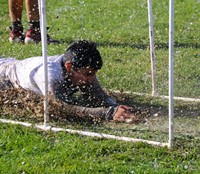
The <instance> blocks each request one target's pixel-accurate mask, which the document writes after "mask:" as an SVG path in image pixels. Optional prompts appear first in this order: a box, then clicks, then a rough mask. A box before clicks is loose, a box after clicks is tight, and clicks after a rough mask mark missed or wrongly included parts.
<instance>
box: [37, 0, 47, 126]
mask: <svg viewBox="0 0 200 174" xmlns="http://www.w3.org/2000/svg"><path fill="white" fill-rule="evenodd" d="M39 2H40V3H39V4H40V30H41V42H42V55H43V64H44V83H45V98H44V126H49V112H48V71H47V31H46V30H47V27H46V1H45V0H39Z"/></svg>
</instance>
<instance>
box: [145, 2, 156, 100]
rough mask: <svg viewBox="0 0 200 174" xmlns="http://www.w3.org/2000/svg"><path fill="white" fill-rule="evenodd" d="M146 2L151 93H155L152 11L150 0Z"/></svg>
mask: <svg viewBox="0 0 200 174" xmlns="http://www.w3.org/2000/svg"><path fill="white" fill-rule="evenodd" d="M147 3H148V21H149V39H150V57H151V78H152V95H153V96H154V95H156V93H157V89H156V88H157V87H156V58H155V51H154V29H153V15H152V14H153V13H152V1H151V0H147Z"/></svg>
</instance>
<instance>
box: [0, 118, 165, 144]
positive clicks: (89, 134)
mask: <svg viewBox="0 0 200 174" xmlns="http://www.w3.org/2000/svg"><path fill="white" fill-rule="evenodd" d="M0 122H2V123H10V124H19V125H23V126H26V127H33V128H37V129H40V130H43V131H53V132H61V131H64V132H68V133H71V134H78V135H84V136H90V137H98V138H103V139H115V140H121V141H126V142H143V143H147V144H151V145H154V146H161V147H164V146H168V143H161V142H157V141H149V140H143V139H137V138H130V137H120V136H115V135H110V134H103V133H95V132H89V131H80V130H72V129H64V128H59V127H51V126H44V125H33V124H31V123H26V122H19V121H13V120H7V119H0Z"/></svg>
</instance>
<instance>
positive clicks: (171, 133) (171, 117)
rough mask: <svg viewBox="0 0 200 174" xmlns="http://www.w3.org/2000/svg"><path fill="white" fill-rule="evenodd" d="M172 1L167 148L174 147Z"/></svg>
mask: <svg viewBox="0 0 200 174" xmlns="http://www.w3.org/2000/svg"><path fill="white" fill-rule="evenodd" d="M173 121H174V0H170V1H169V148H172V147H173V145H174V130H173V128H174V123H173Z"/></svg>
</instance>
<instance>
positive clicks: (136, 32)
mask: <svg viewBox="0 0 200 174" xmlns="http://www.w3.org/2000/svg"><path fill="white" fill-rule="evenodd" d="M0 4H1V10H0V41H1V44H0V57H16V58H17V59H24V58H27V57H32V56H40V55H41V54H42V51H41V45H40V44H38V45H23V44H10V43H9V42H8V32H7V30H6V27H8V26H10V18H9V12H8V2H7V0H1V2H0ZM168 6H169V4H168V1H167V0H163V1H162V2H161V1H155V2H153V14H154V30H155V48H156V68H157V76H156V80H157V84H158V93H159V94H164V95H167V88H168V73H167V71H168ZM47 23H48V26H49V27H50V29H49V30H48V33H49V34H50V35H51V36H52V37H53V38H56V39H59V40H61V42H62V43H61V44H60V45H49V46H48V54H49V55H55V54H63V53H64V51H65V49H66V47H67V46H68V45H69V44H70V43H71V42H72V41H74V40H77V39H89V40H92V41H95V42H96V43H97V44H98V49H99V50H100V52H101V54H102V57H103V60H104V66H103V68H102V70H101V71H99V72H98V77H99V80H100V82H101V84H102V86H103V87H104V88H105V89H109V90H120V91H132V92H144V93H149V94H150V93H151V68H150V58H149V57H150V56H149V38H148V20H147V2H146V0H135V1H131V0H126V1H123V0H108V1H105V0H101V1H98V0H83V1H79V0H77V1H75V0H69V1H66V0H60V1H55V0H51V1H48V2H47ZM23 24H24V31H26V29H27V20H26V16H25V11H24V12H23ZM199 28H200V2H199V1H198V0H190V1H183V0H176V1H175V55H174V57H175V95H176V96H184V97H194V98H199V97H200V90H199V88H200V66H199V65H200V44H199V43H200V32H199ZM129 103H130V104H131V105H137V106H141V107H143V106H145V107H146V106H148V108H150V109H151V108H154V112H153V115H158V116H155V117H152V118H151V119H149V120H148V122H147V123H146V124H140V125H127V124H111V123H110V124H106V125H103V126H102V125H86V124H73V125H65V124H61V123H54V124H55V125H59V126H63V127H66V126H67V127H68V128H76V129H79V128H81V129H85V130H94V131H95V130H96V131H100V132H104V133H113V134H116V135H125V136H131V137H132V136H134V137H137V138H145V139H153V140H156V141H164V142H166V141H167V139H168V134H167V132H168V130H167V126H168V125H167V117H166V116H167V101H163V100H160V99H153V98H148V97H147V98H146V97H138V96H130V97H129ZM175 106H176V108H175V112H176V117H175V133H176V134H175V142H176V143H175V147H174V149H173V150H168V149H167V148H158V147H152V146H150V145H146V144H143V143H135V144H133V143H125V142H120V141H114V140H101V139H96V138H95V139H93V138H86V137H82V136H76V135H68V134H65V133H58V134H54V133H43V132H39V131H35V130H34V129H27V128H23V127H21V126H11V125H6V124H0V173H2V174H4V173H199V172H200V167H199V166H200V160H199V159H200V153H199V151H200V146H199V144H200V140H199V135H200V132H199V117H200V113H199V112H200V108H199V104H198V103H187V102H175ZM0 111H1V109H0ZM0 115H1V116H0V117H3V118H4V117H5V115H4V113H2V112H1V114H0ZM160 115H161V117H159V116H160ZM10 117H14V118H16V117H15V116H10ZM24 121H27V120H24ZM28 121H30V120H28Z"/></svg>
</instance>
